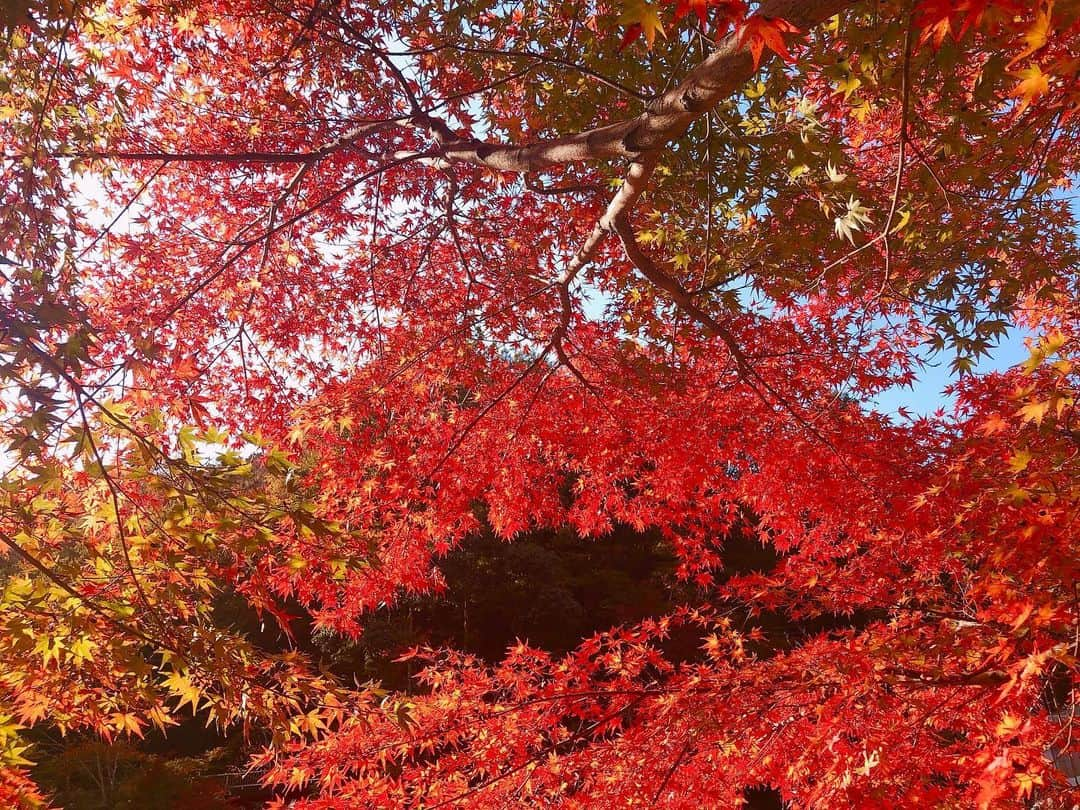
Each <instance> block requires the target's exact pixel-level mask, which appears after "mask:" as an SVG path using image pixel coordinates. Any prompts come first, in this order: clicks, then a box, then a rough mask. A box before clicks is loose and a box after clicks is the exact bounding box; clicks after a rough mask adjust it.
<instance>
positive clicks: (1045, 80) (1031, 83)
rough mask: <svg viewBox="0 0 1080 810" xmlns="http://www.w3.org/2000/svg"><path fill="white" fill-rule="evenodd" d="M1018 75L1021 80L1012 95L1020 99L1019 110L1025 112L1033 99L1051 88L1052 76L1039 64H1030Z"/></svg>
mask: <svg viewBox="0 0 1080 810" xmlns="http://www.w3.org/2000/svg"><path fill="white" fill-rule="evenodd" d="M1018 75H1019V76H1020V81H1019V82H1018V83H1017V85H1016V87H1014V88H1013V91H1012V93H1010V95H1011V96H1013V97H1015V98H1019V99H1020V109H1019V112H1023V111H1024V110H1026V109H1027V108H1028V107H1029V106H1030V105H1031V102H1032V101H1034V100H1035V99H1037V98H1038V97H1039V96H1041V95H1043V94H1044V93H1046V91H1047V90H1049V89H1050V77H1049V76H1047V75H1046V74H1045V73H1043V72H1042V68H1040V67H1039V66H1038V65H1028V66H1027V67H1026V68H1024V69H1023V70H1021V71H1020V73H1019V74H1018Z"/></svg>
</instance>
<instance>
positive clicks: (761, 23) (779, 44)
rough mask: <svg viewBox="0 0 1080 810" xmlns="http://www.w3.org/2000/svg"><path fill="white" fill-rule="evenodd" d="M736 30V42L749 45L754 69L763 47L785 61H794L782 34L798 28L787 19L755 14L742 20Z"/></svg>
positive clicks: (756, 67)
mask: <svg viewBox="0 0 1080 810" xmlns="http://www.w3.org/2000/svg"><path fill="white" fill-rule="evenodd" d="M738 31H739V33H738V44H739V45H740V46H742V45H747V46H749V48H750V53H751V54H752V55H753V57H754V70H757V69H758V66H759V65H760V64H761V54H762V52H763V51H764V50H765V48H768V49H769V50H770V51H772V52H773V53H775V54H776V55H777V56H779V57H780V58H781V59H783V60H784V61H785V62H792V61H794V59H793V57H792V56H791V52H790V51H788V48H787V43H786V42H784V35H785V34H794V33H798V32H799V29H798V27H796V26H794V25H792V24H791V23H789V22H788V21H787V20H783V19H781V18H779V17H766V16H764V15H762V14H755V15H754V16H753V17H751V18H750V19H748V20H746V21H745V22H743V24H742V25H741V26H739V29H738Z"/></svg>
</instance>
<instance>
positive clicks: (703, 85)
mask: <svg viewBox="0 0 1080 810" xmlns="http://www.w3.org/2000/svg"><path fill="white" fill-rule="evenodd" d="M849 5H852V0H766V2H764V3H762V4H761V7H760V9H759V10H758V13H759V14H760V15H762V16H766V17H780V18H783V19H785V20H787V21H788V22H790V23H792V24H794V25H796V26H798V27H799V28H801V29H802V30H804V31H805V30H807V29H810V28H812V27H814V26H816V25H818V24H820V23H822V22H824V21H825V20H827V19H829V17H832V16H833V15H834V14H837V13H838V12H839V11H841V10H842V9H843V8H845V7H846V6H849ZM753 72H754V66H753V60H752V59H751V58H750V54H749V51H748V49H747V48H746V47H745V44H742V43H740V42H739V40H738V38H737V37H736V36H735V35H734V34H731V35H728V36H727V37H725V38H724V39H723V40H721V41H720V42H719V43H718V44H717V47H716V50H714V51H713V52H712V54H710V55H709V57H708V58H707V59H705V61H703V62H701V63H700V64H699V65H698V66H697V67H695V68H694V69H693V70H691V71H690V73H689V75H688V76H687V77H686V78H685V79H683V81H682V82H680V83H679V84H678V85H677V86H675V87H674V88H672V89H671V90H668V91H667V92H666V93H664V94H663V95H661V96H659V97H658V98H657V99H655V100H654V101H653V102H651V103H650V104H649V105H648V107H647V108H646V110H645V111H644V112H643V113H641V114H640V115H637V116H635V117H634V118H630V119H628V120H624V121H618V122H614V123H611V124H606V125H604V126H600V127H597V128H595V129H589V130H584V131H582V132H575V133H572V134H568V135H563V136H560V137H557V138H550V139H544V140H538V141H534V142H532V143H527V144H520V145H510V144H498V143H489V142H485V141H479V140H475V139H471V138H469V139H461V138H451V137H448V136H450V135H452V133H450V132H449V131H448V128H447V127H446V125H445V123H436V124H435V126H436V127H437V128H438V129H439V130H440V133H439V134H440V137H441V138H442V141H443V143H444V147H445V148H444V156H445V157H446V158H447V160H451V161H456V162H461V163H472V164H475V165H478V166H486V167H488V168H492V169H498V170H500V171H510V172H527V171H536V170H539V169H543V168H546V167H550V166H556V165H562V164H566V163H573V162H576V161H582V160H598V159H611V158H620V157H628V158H637V157H639V156H640V155H642V154H644V153H647V152H649V151H652V150H654V149H658V148H660V147H662V146H663V145H664V144H666V143H668V142H669V141H671V140H672V139H674V138H677V137H678V136H680V135H682V134H683V133H684V132H686V130H687V129H688V128H689V126H690V124H691V123H692V122H693V121H694V120H695V119H696V118H698V117H699V116H701V115H704V114H705V113H707V112H708V111H709V110H711V109H712V108H713V107H715V106H716V105H717V104H719V103H720V102H721V101H723V100H724V99H725V98H728V97H729V96H731V94H732V93H734V92H735V91H736V90H738V89H739V87H740V86H741V85H742V84H743V83H744V82H746V81H747V79H749V78H750V76H752V75H753ZM426 123H427V124H428V125H429V126H430V125H431V124H432V122H431V121H427V122H426Z"/></svg>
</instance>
